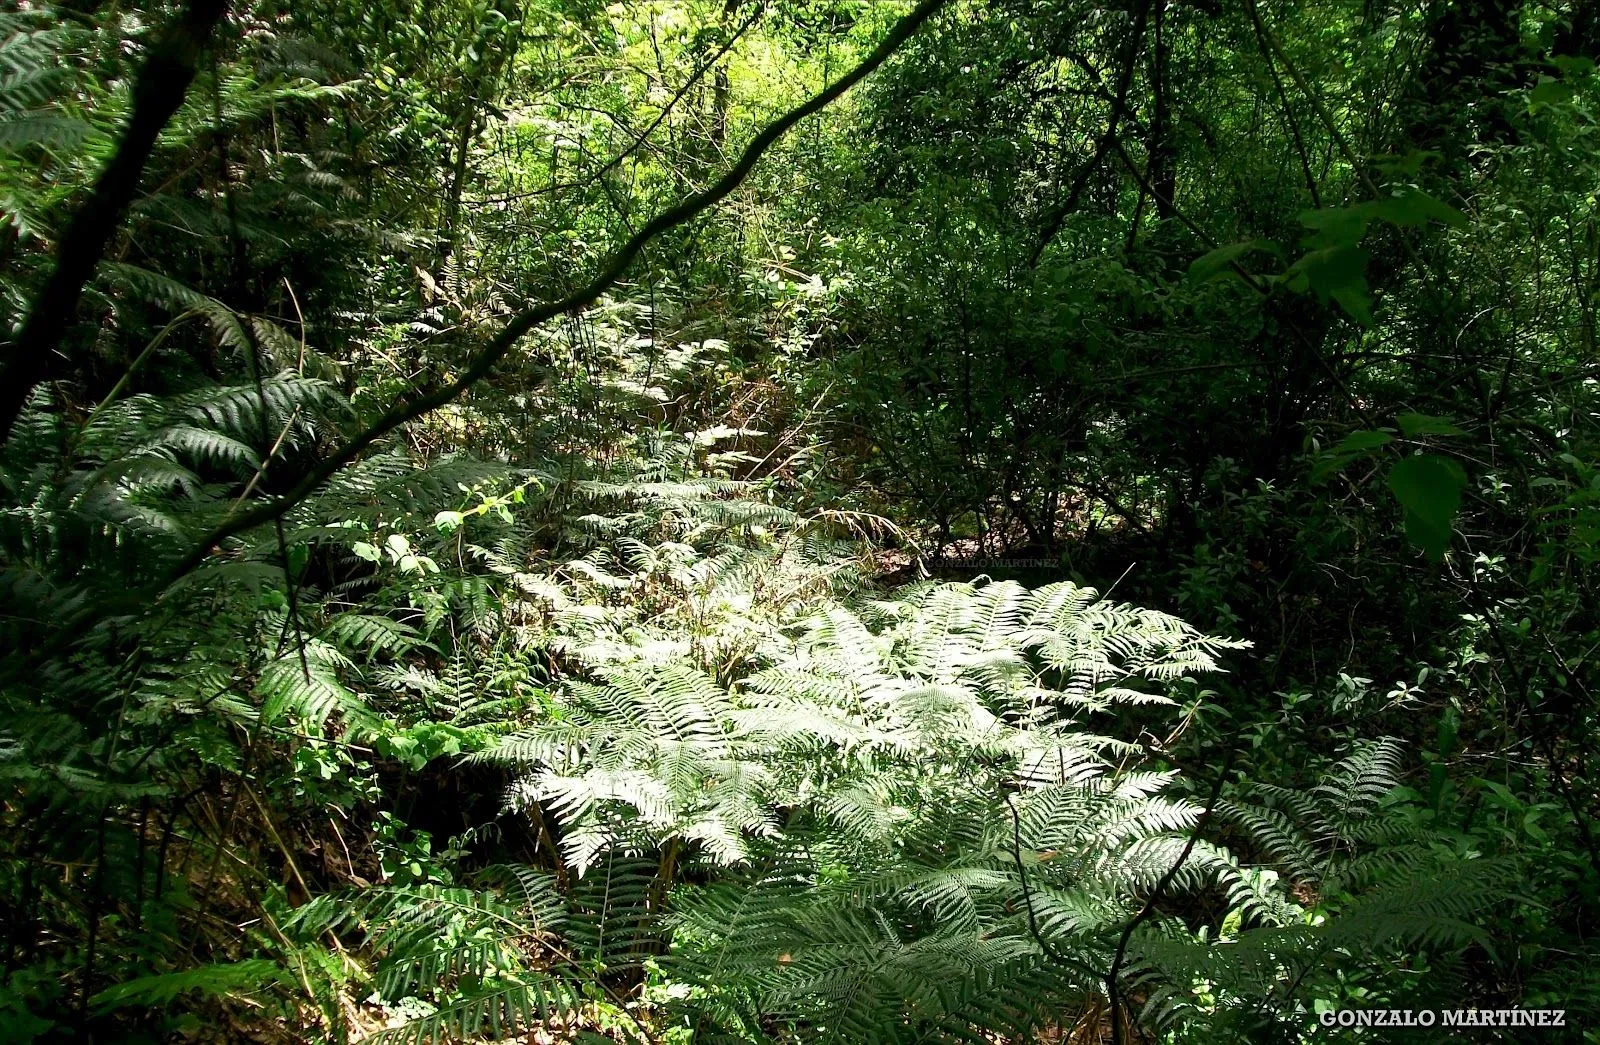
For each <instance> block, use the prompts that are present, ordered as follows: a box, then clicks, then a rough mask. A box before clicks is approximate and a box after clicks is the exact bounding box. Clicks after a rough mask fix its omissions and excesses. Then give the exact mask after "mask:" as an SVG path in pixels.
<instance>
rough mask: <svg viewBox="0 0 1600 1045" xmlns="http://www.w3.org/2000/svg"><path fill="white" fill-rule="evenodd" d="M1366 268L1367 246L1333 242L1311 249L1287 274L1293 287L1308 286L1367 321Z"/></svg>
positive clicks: (1355, 317) (1369, 305) (1289, 284)
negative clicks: (1335, 244) (1327, 245)
mask: <svg viewBox="0 0 1600 1045" xmlns="http://www.w3.org/2000/svg"><path fill="white" fill-rule="evenodd" d="M1318 213H1321V212H1320V211H1319V212H1318ZM1366 272H1367V252H1366V251H1365V250H1362V249H1361V248H1360V247H1352V246H1334V247H1323V248H1321V249H1318V250H1313V251H1310V252H1309V253H1307V254H1306V255H1305V256H1304V257H1302V258H1301V259H1300V260H1299V261H1297V262H1295V263H1294V265H1293V266H1292V267H1290V269H1289V271H1288V272H1286V273H1284V276H1285V278H1286V279H1287V281H1288V286H1289V289H1290V290H1295V291H1307V290H1309V291H1311V292H1312V293H1313V294H1315V295H1317V297H1318V298H1320V299H1321V300H1323V301H1336V302H1338V304H1339V306H1340V307H1341V308H1343V309H1344V310H1345V312H1347V313H1349V315H1350V317H1351V318H1352V319H1354V320H1355V321H1356V322H1358V323H1361V324H1363V325H1366V324H1369V323H1371V322H1372V308H1371V297H1370V296H1369V295H1368V293H1367V274H1366Z"/></svg>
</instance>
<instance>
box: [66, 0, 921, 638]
mask: <svg viewBox="0 0 1600 1045" xmlns="http://www.w3.org/2000/svg"><path fill="white" fill-rule="evenodd" d="M945 2H946V0H922V2H921V3H920V4H918V5H917V6H916V7H915V8H914V9H913V10H912V11H911V12H910V13H909V14H907V15H906V16H905V17H904V18H902V19H901V20H900V21H899V23H897V24H896V25H895V27H894V28H893V29H891V30H890V31H889V33H888V35H887V36H885V37H884V38H883V40H882V42H880V43H879V44H878V46H877V47H876V48H875V49H874V50H873V51H872V53H871V54H869V55H868V56H867V57H866V58H865V59H863V60H862V62H861V64H860V65H857V66H856V67H855V68H854V69H852V70H850V72H848V73H846V74H845V75H844V76H842V77H840V78H839V79H838V80H835V81H834V82H833V83H832V84H830V85H829V86H828V87H827V88H825V89H824V90H822V91H821V92H819V93H818V94H816V95H813V96H812V97H811V98H810V99H809V100H807V101H806V102H804V103H802V104H801V105H799V106H797V107H795V108H793V109H791V110H789V111H788V112H786V113H784V114H783V115H782V116H780V117H778V118H777V119H776V120H774V121H773V122H772V123H771V124H769V125H768V126H767V127H766V129H765V130H763V131H762V132H761V133H760V134H758V135H756V137H755V139H754V140H753V141H751V142H750V144H749V145H748V146H747V147H746V148H745V151H744V153H743V154H742V155H741V156H740V157H739V160H738V162H737V163H735V164H734V165H733V167H732V168H730V169H729V170H728V172H727V173H726V174H724V175H723V176H722V177H721V178H720V179H718V180H717V182H716V183H715V184H713V185H711V186H710V187H709V188H706V189H704V190H702V191H701V192H698V193H695V194H694V195H693V196H690V197H689V198H687V199H685V200H683V201H682V202H680V203H678V204H677V205H676V206H674V207H671V208H669V209H667V210H665V211H663V212H661V213H660V214H658V215H656V217H655V218H654V219H653V220H652V221H651V222H650V223H649V224H648V225H646V226H645V227H644V228H642V229H640V230H639V231H638V232H637V233H635V234H634V235H633V237H632V238H630V239H629V240H628V241H627V242H626V243H624V244H623V245H622V246H621V247H619V248H618V249H617V250H616V252H615V253H613V254H612V255H611V256H610V257H609V258H608V259H607V260H606V261H605V263H604V264H602V265H601V267H600V272H599V273H598V274H597V275H596V276H595V277H594V278H593V279H592V280H591V281H590V282H589V283H588V284H587V285H585V286H583V287H581V288H580V289H578V290H575V291H573V292H572V293H571V294H568V295H567V296H566V297H564V298H561V299H560V300H558V301H552V302H548V303H545V304H541V305H536V306H533V307H531V308H527V309H524V310H523V311H521V312H519V313H517V314H516V315H515V316H513V317H512V318H511V320H510V321H509V322H507V323H506V325H505V326H504V327H503V328H501V330H500V333H499V334H497V335H496V336H495V337H494V338H493V339H492V340H491V341H490V342H489V343H488V344H487V345H486V346H484V348H483V349H482V350H481V351H479V353H478V354H477V356H475V357H474V358H473V360H472V361H471V362H470V363H469V364H468V365H467V367H466V368H465V369H464V370H463V371H462V372H461V374H460V376H458V377H457V378H456V379H455V380H454V381H452V382H450V383H449V384H447V385H444V386H443V387H441V388H438V389H435V390H434V391H431V392H428V393H426V394H423V395H419V396H416V397H415V398H412V399H408V400H405V401H402V402H400V403H398V404H396V405H395V406H394V407H393V408H392V409H391V410H390V411H389V412H388V413H386V414H384V415H383V416H382V417H380V418H379V419H378V420H377V421H375V422H373V424H372V425H371V426H370V427H368V428H367V429H366V430H365V431H363V432H361V433H360V434H359V435H356V436H354V437H353V438H351V439H350V441H349V442H347V443H345V444H344V445H343V446H341V447H339V449H338V450H336V451H334V452H333V453H332V454H331V455H329V456H328V457H327V458H326V459H325V460H323V461H322V462H321V463H320V464H318V465H317V466H316V467H315V468H313V469H311V471H310V472H308V473H307V474H306V476H305V477H304V478H303V479H301V480H300V482H298V483H296V484H295V486H294V488H293V489H291V490H290V491H289V492H287V493H285V494H283V495H281V496H279V497H275V498H273V499H272V500H269V501H265V502H263V503H261V504H260V505H258V506H257V507H255V508H253V509H251V510H249V511H246V512H241V513H240V514H238V515H235V516H233V517H232V518H230V519H228V520H227V521H225V522H223V523H222V524H221V525H220V526H218V527H217V528H216V529H214V530H212V531H211V532H210V533H209V534H207V535H206V536H205V537H203V538H201V539H200V541H199V542H198V543H197V544H196V545H195V547H194V548H193V550H191V551H190V553H189V554H188V555H187V556H185V557H184V559H183V560H182V561H181V562H180V563H178V565H177V566H175V567H174V568H173V569H172V570H171V571H170V572H169V573H168V575H167V576H166V578H165V579H164V580H163V581H162V582H161V587H162V588H163V589H164V588H166V587H167V586H169V585H171V584H172V583H174V582H176V581H177V580H179V579H180V578H182V577H184V576H186V575H187V574H189V573H190V572H192V571H193V570H194V569H196V568H197V567H198V566H199V565H200V564H201V563H203V562H204V561H205V560H206V559H207V557H209V556H210V554H211V551H212V549H214V548H215V547H216V546H217V545H218V544H220V543H222V542H223V541H225V540H227V539H228V538H229V537H233V536H236V535H238V534H240V533H243V532H245V531H246V530H249V529H252V528H254V527H256V526H260V525H262V524H263V523H269V522H272V521H273V520H275V519H279V518H282V517H283V516H284V515H285V514H287V513H288V512H289V510H290V509H291V508H293V507H294V506H295V505H296V504H298V503H300V502H301V501H302V500H304V499H305V498H306V497H308V496H310V495H311V494H312V493H313V492H315V491H316V490H317V489H318V488H319V487H320V486H322V484H323V483H325V482H327V481H328V480H329V479H330V478H331V477H332V476H333V475H334V474H335V473H336V472H338V471H339V470H340V469H341V468H343V467H344V466H345V465H347V464H350V463H351V462H352V461H354V460H355V459H356V458H357V457H359V456H360V455H361V453H362V452H363V451H364V450H366V449H367V448H368V447H370V446H372V445H373V444H374V443H376V442H377V441H378V440H379V439H382V438H383V437H384V436H386V435H388V434H389V433H390V432H392V431H394V430H395V429H396V428H399V427H400V426H401V425H403V424H406V423H407V422H410V421H414V420H416V419H418V418H420V417H424V416H426V415H427V414H429V413H431V412H433V411H435V410H437V409H439V408H440V407H442V406H445V405H446V404H448V403H451V402H453V401H454V400H456V399H457V398H459V397H460V396H461V395H462V393H464V392H465V391H466V390H467V389H468V388H471V387H472V386H473V385H474V384H476V383H477V382H479V381H481V380H483V378H484V377H486V376H488V374H489V372H490V371H491V370H493V369H494V367H495V364H496V363H498V362H499V361H500V360H501V358H503V357H504V356H505V354H506V353H507V352H508V351H510V349H511V347H512V346H513V345H515V344H516V343H517V342H518V341H519V340H521V338H522V337H523V336H524V335H525V334H527V333H528V332H529V331H531V330H533V329H534V328H535V327H537V326H538V325H539V324H541V323H543V322H545V321H546V320H549V319H553V318H555V317H556V316H560V315H563V314H565V313H569V312H575V311H578V310H579V309H582V308H585V307H587V306H589V305H592V304H593V303H594V302H595V301H597V300H599V298H600V296H601V295H602V294H604V293H605V292H606V291H607V290H609V289H610V288H611V286H612V285H613V284H615V283H616V282H617V280H619V279H621V278H622V276H623V274H624V273H626V272H627V270H628V267H629V266H630V265H631V264H632V263H633V261H634V259H636V258H637V257H638V256H639V253H640V252H641V251H642V250H644V248H645V247H646V246H648V245H649V243H650V242H651V241H652V240H654V239H656V238H657V237H658V236H660V235H662V234H663V233H665V232H667V231H669V230H671V229H674V228H676V227H677V226H679V225H682V224H684V223H685V222H688V221H690V220H692V219H693V218H695V217H696V216H698V215H699V214H700V213H701V212H703V211H705V210H707V209H709V208H710V207H712V206H714V205H716V204H717V203H719V202H721V201H722V200H723V199H725V198H726V197H727V196H728V195H729V194H731V193H732V192H733V191H734V190H735V189H737V188H738V187H739V185H740V184H741V183H743V181H744V180H745V178H746V177H748V176H749V174H750V172H751V170H752V169H754V168H755V165H756V163H757V161H759V160H760V159H761V157H762V155H763V154H764V153H766V151H767V150H768V149H770V148H771V147H772V146H773V144H774V143H776V142H777V141H778V139H780V138H782V137H783V136H784V135H785V134H786V133H788V131H789V130H790V129H791V128H793V127H794V126H795V125H796V124H797V123H799V122H800V121H801V120H804V119H805V118H806V117H808V116H812V115H814V114H816V113H818V112H820V111H821V110H822V109H824V108H826V107H827V106H828V105H830V104H831V103H832V102H833V101H834V100H836V99H837V98H839V97H840V96H841V95H843V94H844V93H845V92H846V91H848V90H849V89H850V88H852V87H854V86H855V85H856V84H857V83H859V82H860V81H861V80H863V79H865V78H866V77H867V75H868V74H870V73H871V72H872V71H873V70H875V69H877V68H878V66H880V65H882V64H883V63H884V62H885V61H886V60H888V58H889V56H890V55H892V54H893V53H894V52H895V51H896V50H898V49H899V47H900V46H901V45H902V44H904V43H905V42H906V41H907V40H909V39H910V38H911V37H912V36H913V35H914V34H915V33H916V32H917V30H918V29H920V28H921V27H922V25H923V23H925V22H927V20H928V19H929V18H931V17H932V16H933V15H934V13H935V12H937V11H938V10H939V8H941V7H942V6H944V4H945ZM80 626H81V625H80ZM74 630H75V629H74Z"/></svg>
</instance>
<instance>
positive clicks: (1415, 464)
mask: <svg viewBox="0 0 1600 1045" xmlns="http://www.w3.org/2000/svg"><path fill="white" fill-rule="evenodd" d="M1466 485H1467V476H1466V473H1465V472H1464V471H1462V469H1461V466H1460V465H1459V464H1457V463H1456V462H1455V461H1452V460H1451V459H1450V458H1448V457H1441V456H1439V455H1438V454H1419V455H1417V456H1415V457H1406V458H1403V459H1401V460H1400V461H1398V462H1396V463H1395V466H1394V467H1393V468H1392V469H1390V471H1389V489H1390V490H1391V491H1392V492H1393V493H1394V496H1395V499H1396V500H1397V501H1399V502H1400V506H1401V507H1402V508H1403V509H1404V510H1405V527H1406V537H1408V538H1409V539H1410V540H1411V543H1413V544H1415V545H1416V546H1417V547H1419V548H1421V549H1422V550H1423V551H1424V552H1425V553H1427V556H1428V557H1429V558H1430V559H1435V560H1437V559H1440V558H1442V557H1443V556H1444V552H1445V549H1446V548H1447V547H1449V545H1450V534H1451V526H1452V524H1453V523H1454V522H1455V517H1456V512H1457V511H1459V510H1460V508H1461V491H1462V490H1463V489H1464V488H1465V487H1466Z"/></svg>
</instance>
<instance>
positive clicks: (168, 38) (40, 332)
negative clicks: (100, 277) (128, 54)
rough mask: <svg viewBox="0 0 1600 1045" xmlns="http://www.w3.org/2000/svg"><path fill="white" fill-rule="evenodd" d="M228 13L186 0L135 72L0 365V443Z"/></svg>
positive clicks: (49, 361) (47, 364)
mask: <svg viewBox="0 0 1600 1045" xmlns="http://www.w3.org/2000/svg"><path fill="white" fill-rule="evenodd" d="M227 7H228V3H227V0H189V2H188V4H187V5H186V6H185V7H184V9H183V13H182V14H181V15H180V16H179V17H178V18H177V20H176V21H174V22H173V23H172V24H171V25H169V26H168V27H167V28H166V30H165V31H164V32H163V33H162V34H161V38H160V39H159V40H157V41H156V43H155V46H153V47H152V48H151V49H150V56H149V57H148V58H146V59H145V63H144V67H143V68H142V69H140V70H139V79H138V81H137V82H136V83H135V84H134V88H133V112H132V114H131V115H130V116H129V117H128V125H127V128H126V129H125V130H124V131H123V132H122V141H121V142H119V143H118V145H117V151H116V153H115V154H114V155H113V156H112V157H111V162H110V163H108V164H106V167H105V170H103V171H101V172H100V177H99V178H97V179H96V180H95V184H94V191H93V192H91V193H90V194H89V198H88V199H87V200H85V201H84V204H83V206H81V207H79V208H78V211H77V213H75V214H74V215H73V216H72V222H71V224H69V225H68V226H67V231H66V234H65V235H63V236H62V237H61V242H60V244H58V245H57V248H56V265H55V269H54V270H53V271H52V272H51V273H50V279H49V281H48V282H46V283H45V285H44V289H43V290H42V291H40V293H39V296H38V298H37V299H35V301H34V303H33V308H32V309H31V310H30V311H29V312H28V318H27V321H26V322H24V323H23V325H22V330H21V331H20V332H19V333H18V334H17V337H16V340H15V341H13V342H12V343H11V345H10V347H9V350H8V352H7V358H6V359H5V360H4V362H3V363H0V444H3V443H4V442H5V440H6V437H7V436H9V435H10V432H11V426H12V425H13V424H15V422H16V420H17V415H18V414H20V413H21V412H22V408H23V406H24V405H25V404H26V403H27V401H28V395H29V393H30V392H32V391H33V388H34V386H35V385H37V384H39V382H41V381H44V380H47V379H48V378H49V377H50V376H51V372H52V371H53V370H54V369H55V366H54V364H55V354H56V350H57V348H58V347H59V346H60V344H61V339H62V337H64V336H65V335H66V332H67V328H68V326H70V325H71V323H72V320H73V317H74V316H75V315H76V314H77V311H78V301H79V300H80V299H81V298H82V297H83V288H84V285H85V284H86V283H88V282H89V278H90V277H91V276H93V275H94V270H95V266H96V265H98V264H99V263H100V258H101V256H102V255H104V253H105V249H106V244H108V243H109V242H111V237H112V236H113V235H115V234H116V231H117V226H118V225H120V224H121V222H122V215H123V212H124V211H126V210H127V209H128V204H129V203H131V202H133V197H134V194H135V193H137V192H138V191H139V179H140V176H141V175H142V174H143V173H144V167H145V164H146V163H147V162H149V159H150V153H151V152H152V151H153V150H154V148H155V144H156V138H157V137H158V136H159V135H160V134H161V130H162V128H164V127H166V125H167V122H168V121H169V120H171V119H172V117H173V114H174V113H176V112H177V111H178V107H179V106H181V105H182V104H183V98H184V95H185V94H187V93H188V91H189V85H190V84H191V83H192V82H194V76H195V70H196V68H197V67H198V64H199V60H200V55H201V53H202V52H203V51H204V50H205V48H206V44H207V43H208V42H209V41H210V39H211V34H212V32H213V31H214V30H215V29H216V27H217V23H218V22H219V21H221V20H222V14H223V12H224V11H225V10H226V9H227Z"/></svg>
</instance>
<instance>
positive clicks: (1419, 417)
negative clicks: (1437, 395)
mask: <svg viewBox="0 0 1600 1045" xmlns="http://www.w3.org/2000/svg"><path fill="white" fill-rule="evenodd" d="M1394 421H1395V424H1397V425H1399V426H1400V431H1401V433H1402V434H1404V435H1405V437H1406V438H1407V439H1415V438H1417V437H1418V436H1424V435H1466V434H1467V433H1465V432H1463V431H1462V430H1461V429H1459V428H1457V427H1456V426H1455V425H1453V424H1451V423H1450V419H1449V418H1447V417H1432V416H1430V415H1428V414H1396V415H1395V417H1394Z"/></svg>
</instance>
